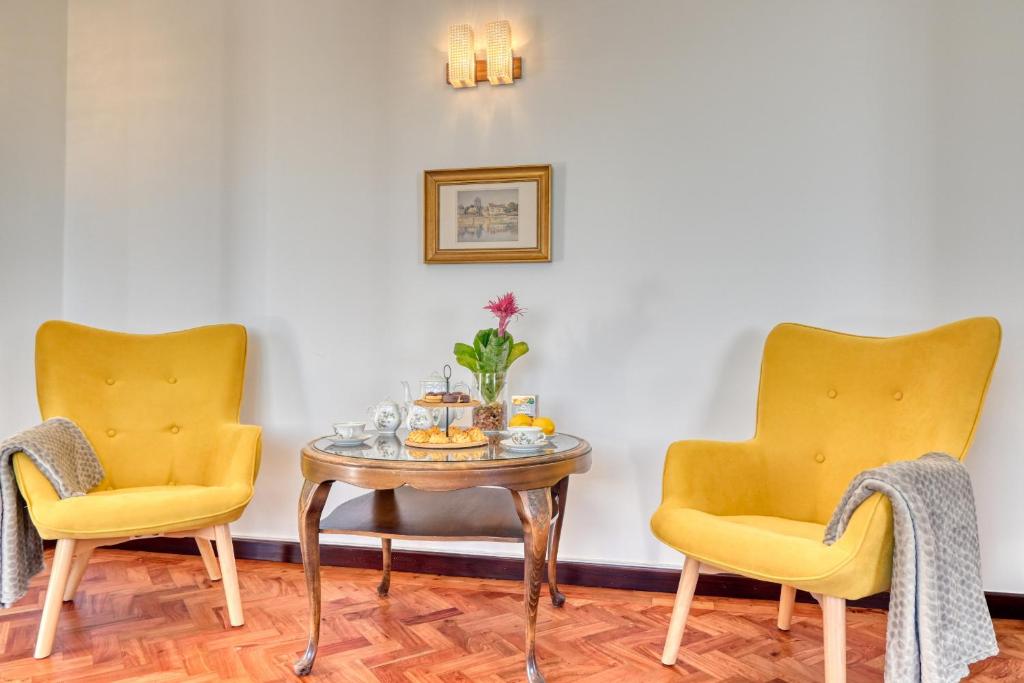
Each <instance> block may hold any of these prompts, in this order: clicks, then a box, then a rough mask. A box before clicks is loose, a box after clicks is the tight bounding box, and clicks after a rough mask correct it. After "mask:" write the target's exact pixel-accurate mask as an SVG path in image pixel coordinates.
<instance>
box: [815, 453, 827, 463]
mask: <svg viewBox="0 0 1024 683" xmlns="http://www.w3.org/2000/svg"><path fill="white" fill-rule="evenodd" d="M814 462H816V463H818V464H819V465H820V464H821V463H823V462H825V456H824V455H823V454H822V453H816V454H815V455H814Z"/></svg>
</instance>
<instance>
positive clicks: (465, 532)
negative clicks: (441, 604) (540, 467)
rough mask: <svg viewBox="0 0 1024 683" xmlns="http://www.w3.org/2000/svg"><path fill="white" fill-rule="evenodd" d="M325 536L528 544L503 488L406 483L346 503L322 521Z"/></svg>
mask: <svg viewBox="0 0 1024 683" xmlns="http://www.w3.org/2000/svg"><path fill="white" fill-rule="evenodd" d="M320 532H321V533H324V534H352V535H357V536H377V537H380V538H400V539H418V540H443V541H504V542H509V543H522V542H523V527H522V524H521V523H520V521H519V516H518V515H517V514H516V509H515V504H514V503H513V502H512V495H511V494H510V493H509V492H508V490H507V489H503V488H471V489H459V490H457V491H442V492H435V491H420V490H419V489H414V488H410V487H408V486H403V487H401V488H398V489H391V490H382V491H372V492H370V493H367V494H365V495H362V496H358V497H357V498H353V499H351V500H348V501H345V502H344V503H342V504H341V505H339V506H338V507H336V508H335V509H334V511H333V512H331V513H330V514H329V515H327V516H325V517H323V518H322V519H321V520H320Z"/></svg>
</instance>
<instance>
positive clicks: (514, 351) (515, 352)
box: [508, 342, 530, 365]
mask: <svg viewBox="0 0 1024 683" xmlns="http://www.w3.org/2000/svg"><path fill="white" fill-rule="evenodd" d="M529 350H530V347H529V346H527V345H526V342H516V343H515V344H513V345H512V346H511V348H509V350H508V364H509V365H512V363H514V362H516V359H518V358H521V357H523V356H525V355H526V354H527V352H529Z"/></svg>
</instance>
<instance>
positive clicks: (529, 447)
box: [500, 439, 551, 453]
mask: <svg viewBox="0 0 1024 683" xmlns="http://www.w3.org/2000/svg"><path fill="white" fill-rule="evenodd" d="M500 443H501V446H502V448H504V449H505V450H507V451H515V452H517V453H529V452H530V451H539V450H541V449H543V448H547V447H548V446H550V445H551V442H550V441H548V440H547V439H544V440H543V441H538V442H537V443H531V444H517V443H514V442H513V441H512V439H502V440H501V442H500Z"/></svg>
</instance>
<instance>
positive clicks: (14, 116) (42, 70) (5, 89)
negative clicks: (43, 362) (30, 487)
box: [0, 0, 67, 434]
mask: <svg viewBox="0 0 1024 683" xmlns="http://www.w3.org/2000/svg"><path fill="white" fill-rule="evenodd" d="M66 41H67V5H66V3H65V2H64V0H38V1H37V2H10V1H9V0H0V259H2V261H3V284H0V434H10V433H12V432H15V431H17V430H19V429H24V428H25V427H28V426H31V425H32V424H33V423H35V422H37V421H38V418H39V409H38V408H37V407H36V402H35V366H34V365H33V360H32V359H33V353H34V343H35V342H34V338H35V330H36V328H37V327H38V326H39V324H40V323H41V322H43V321H45V320H47V319H49V318H57V317H60V314H61V280H62V277H63V248H62V241H63V237H62V235H63V226H64V84H65V69H66V61H65V51H66Z"/></svg>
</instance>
